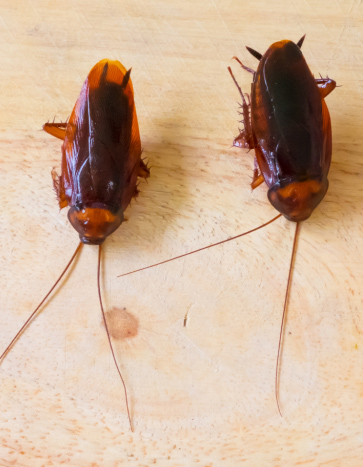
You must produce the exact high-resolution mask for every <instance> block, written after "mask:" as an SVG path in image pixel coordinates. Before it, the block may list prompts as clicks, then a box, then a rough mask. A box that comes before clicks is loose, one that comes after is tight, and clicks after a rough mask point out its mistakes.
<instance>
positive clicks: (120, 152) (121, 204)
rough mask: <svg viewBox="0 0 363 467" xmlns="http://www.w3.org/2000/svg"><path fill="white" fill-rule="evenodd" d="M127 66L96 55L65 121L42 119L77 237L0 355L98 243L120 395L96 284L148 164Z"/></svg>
mask: <svg viewBox="0 0 363 467" xmlns="http://www.w3.org/2000/svg"><path fill="white" fill-rule="evenodd" d="M130 72H131V69H130V70H128V71H127V70H126V68H125V67H124V66H123V65H121V63H120V62H118V61H111V60H107V59H105V60H101V61H100V62H98V63H97V64H96V65H95V66H94V67H93V68H92V70H91V71H90V73H89V75H88V77H87V79H86V81H85V82H84V84H83V87H82V90H81V93H80V95H79V97H78V99H77V102H76V104H75V106H74V109H73V111H72V114H71V117H70V119H69V121H68V122H67V123H46V124H45V125H44V126H43V129H44V130H45V131H46V132H47V133H49V134H51V135H53V136H55V137H57V138H59V139H61V140H63V145H62V173H61V175H60V176H58V175H57V174H56V172H55V171H54V170H53V171H52V177H53V185H54V189H55V191H56V194H57V197H58V200H59V206H60V208H64V207H66V206H69V207H70V209H69V211H68V219H69V221H70V223H71V224H72V226H73V227H74V228H75V229H76V231H77V232H78V233H79V237H80V243H79V245H78V246H77V248H76V251H75V252H74V254H73V256H72V258H71V259H70V261H69V263H68V264H67V266H66V267H65V269H64V270H63V272H62V274H61V275H60V276H59V278H58V279H57V281H56V282H55V284H54V285H53V287H52V288H51V289H50V290H49V292H48V293H47V295H46V296H45V297H44V299H43V300H42V301H41V303H40V304H39V305H38V306H37V308H36V309H35V310H34V311H33V313H32V314H31V315H30V317H29V318H28V319H27V321H26V322H25V323H24V325H23V326H22V327H21V329H20V330H19V332H18V333H17V334H16V336H15V337H14V338H13V340H12V341H11V342H10V344H9V345H8V347H7V348H6V349H5V351H4V352H3V353H2V355H1V356H0V360H1V359H2V358H3V357H4V356H5V355H6V354H7V353H8V351H9V350H10V348H11V347H12V345H13V344H14V342H15V341H16V340H17V338H18V337H19V336H20V334H21V333H22V332H23V330H24V329H25V328H26V326H27V325H28V324H29V322H30V321H31V319H32V318H33V317H34V315H35V314H36V313H37V311H38V310H39V308H40V307H41V306H42V304H43V303H44V302H45V300H46V299H47V298H48V296H49V295H50V294H51V292H52V291H53V290H54V288H55V287H56V286H57V284H58V283H59V281H60V280H61V279H62V277H63V276H64V274H65V273H66V271H67V270H68V268H69V267H70V265H71V264H72V262H73V260H74V259H75V257H76V256H77V253H78V252H79V250H80V248H81V246H82V244H87V245H98V249H99V251H98V268H97V284H98V295H99V301H100V306H101V311H102V317H103V322H104V325H105V328H106V332H107V337H108V341H109V344H110V348H111V352H112V356H113V359H114V362H115V365H116V368H117V371H118V373H119V375H120V378H121V381H122V384H123V387H124V391H125V399H126V408H127V414H128V418H129V422H130V428H131V430H133V427H132V421H131V416H130V412H129V407H128V400H127V391H126V386H125V383H124V380H123V378H122V375H121V371H120V369H119V367H118V365H117V361H116V357H115V354H114V351H113V347H112V342H111V337H110V333H109V330H108V327H107V322H106V317H105V312H104V309H103V305H102V298H101V288H100V264H101V245H102V243H103V242H104V241H105V239H106V237H108V236H109V235H110V234H112V233H113V232H114V231H115V230H116V229H117V228H118V227H119V226H120V225H121V223H122V221H123V219H124V216H123V213H124V211H125V209H126V208H127V206H128V205H129V204H130V202H131V199H132V198H133V197H136V196H137V194H138V189H137V186H136V185H137V178H138V177H143V178H147V177H148V176H149V169H148V168H147V166H146V165H145V164H144V162H143V161H142V160H141V142H140V134H139V126H138V121H137V116H136V109H135V104H134V90H133V86H132V82H131V78H130Z"/></svg>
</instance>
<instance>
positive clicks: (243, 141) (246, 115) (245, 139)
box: [228, 67, 255, 149]
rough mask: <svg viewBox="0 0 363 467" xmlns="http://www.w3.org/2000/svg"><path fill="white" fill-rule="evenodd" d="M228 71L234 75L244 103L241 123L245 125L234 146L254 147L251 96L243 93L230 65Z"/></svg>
mask: <svg viewBox="0 0 363 467" xmlns="http://www.w3.org/2000/svg"><path fill="white" fill-rule="evenodd" d="M228 71H229V73H230V75H231V76H232V79H233V81H234V84H235V85H236V86H237V89H238V91H239V93H240V95H241V97H242V105H241V108H242V112H240V114H241V115H242V116H243V120H242V122H241V123H243V126H244V128H243V130H240V134H239V135H238V136H237V138H235V139H234V141H233V146H236V147H238V148H248V149H253V148H254V147H255V145H254V142H253V135H252V125H251V118H250V107H251V103H250V98H249V95H248V94H243V92H242V89H241V88H240V86H239V84H238V83H237V80H236V78H235V77H234V74H233V73H232V70H231V68H230V67H228ZM245 96H246V97H247V99H248V103H247V101H246V99H245Z"/></svg>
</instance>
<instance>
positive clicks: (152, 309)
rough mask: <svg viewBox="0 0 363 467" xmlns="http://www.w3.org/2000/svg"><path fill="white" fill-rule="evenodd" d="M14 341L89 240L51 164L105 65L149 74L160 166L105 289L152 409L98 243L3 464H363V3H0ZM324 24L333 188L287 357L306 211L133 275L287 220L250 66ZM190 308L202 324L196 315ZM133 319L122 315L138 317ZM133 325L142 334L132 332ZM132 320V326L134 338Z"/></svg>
mask: <svg viewBox="0 0 363 467" xmlns="http://www.w3.org/2000/svg"><path fill="white" fill-rule="evenodd" d="M0 8H1V9H0V14H1V18H0V57H1V73H0V82H1V93H0V195H1V201H0V202H1V210H0V252H1V266H0V296H1V299H0V303H1V305H0V323H1V326H0V346H1V347H0V348H1V349H3V348H5V347H6V345H7V344H8V342H9V340H10V339H11V337H12V336H13V335H14V334H15V333H16V331H17V330H18V329H19V327H20V326H21V324H22V323H23V322H24V320H25V319H26V318H27V316H28V315H29V314H30V312H31V311H32V310H33V309H34V308H35V306H36V305H37V304H38V303H39V302H40V300H41V299H42V297H43V296H44V295H45V293H46V292H47V290H48V289H49V288H50V287H51V285H52V284H53V282H54V281H55V280H56V278H57V277H58V275H59V274H60V272H61V270H62V268H63V267H64V266H65V264H66V263H67V261H68V260H69V258H70V257H71V255H72V252H73V251H74V249H75V248H76V245H77V241H78V239H77V234H76V232H75V231H74V230H73V228H72V227H71V225H70V224H69V222H68V221H67V212H66V211H67V210H66V209H65V210H63V211H61V212H59V209H58V206H57V202H56V199H55V195H54V192H53V189H52V183H51V175H50V172H51V169H52V168H53V167H54V166H55V167H59V166H60V147H61V142H60V141H58V140H55V139H52V138H51V137H50V136H49V135H47V134H45V133H44V132H42V131H41V127H42V124H43V123H45V122H46V121H47V120H48V119H53V117H54V116H55V117H56V119H57V120H60V119H63V120H64V119H66V118H67V117H68V116H69V114H70V112H71V110H72V108H73V105H74V103H75V101H76V98H77V96H78V93H79V91H80V89H81V86H82V83H83V81H84V79H85V78H86V76H87V74H88V72H89V70H90V69H91V68H92V66H93V65H94V64H95V63H96V62H97V61H98V60H100V59H103V58H110V59H117V60H120V61H121V62H122V63H123V64H124V65H125V66H126V67H127V68H128V67H132V79H133V84H134V88H135V100H136V106H137V113H138V117H139V125H140V133H141V139H142V145H143V148H144V155H145V157H146V158H147V159H149V161H150V164H151V166H152V169H151V177H150V179H149V183H148V184H146V183H142V185H141V186H140V189H141V194H140V197H139V199H138V202H137V203H132V205H131V206H130V207H129V208H128V210H127V212H126V216H127V218H128V221H127V222H125V223H124V224H123V225H122V226H121V228H119V229H118V231H117V232H116V233H115V234H113V235H112V236H111V237H110V238H109V239H108V240H107V242H106V243H105V247H104V263H103V264H104V266H103V273H102V288H103V296H104V301H105V306H106V309H107V310H108V311H111V310H113V311H112V313H111V315H109V316H111V317H114V318H115V320H116V321H117V320H120V319H121V318H123V317H128V320H126V321H122V322H119V323H118V327H117V323H116V324H115V323H114V326H113V327H114V328H115V329H114V333H115V334H116V339H115V340H114V345H115V350H116V354H117V358H118V361H119V362H120V365H121V368H122V371H123V374H124V377H125V380H126V384H127V388H128V391H129V397H130V402H131V411H132V417H133V420H134V425H135V433H130V431H129V427H128V422H127V418H126V412H125V404H124V396H123V391H122V387H121V383H120V381H119V378H118V375H117V373H116V370H115V368H114V365H113V362H112V359H111V355H110V351H109V348H108V343H107V338H106V334H105V330H104V328H103V325H102V318H101V313H100V308H99V303H98V297H97V289H96V264H97V248H96V247H89V246H86V247H84V248H83V250H82V253H81V255H80V256H79V258H78V260H77V262H76V263H75V265H74V267H73V268H72V271H71V273H70V274H68V275H67V278H66V280H64V281H63V282H62V284H61V286H60V287H59V288H58V289H57V292H56V293H55V294H53V296H52V298H51V299H50V300H49V301H48V302H47V305H46V306H45V307H43V309H42V311H41V313H40V314H39V315H38V317H37V318H36V319H35V320H34V321H33V322H32V324H31V325H30V326H29V327H28V329H27V330H26V332H25V333H24V334H23V335H22V337H21V339H19V341H18V342H17V343H16V345H15V346H14V348H13V350H12V351H11V352H10V353H9V355H8V356H7V358H6V359H5V360H4V361H3V362H2V363H1V366H0V407H1V410H0V465H1V466H6V467H9V466H17V467H25V466H26V467H40V466H60V465H66V466H69V467H73V466H82V467H91V466H92V467H96V466H97V467H98V466H102V467H111V466H112V467H113V466H121V465H128V466H151V465H157V466H160V467H163V466H168V467H169V466H170V467H178V466H203V467H212V466H213V467H217V466H223V467H224V466H226V467H229V466H231V467H233V466H240V465H241V466H242V465H246V466H259V467H261V466H293V465H309V466H323V465H329V466H349V467H351V466H361V465H363V376H362V375H363V371H362V370H363V313H362V308H363V307H362V283H363V266H362V259H363V258H362V256H363V254H362V251H363V241H362V225H363V215H362V207H363V188H362V187H363V182H362V166H363V164H362V161H363V159H362V157H363V112H362V108H363V107H362V90H363V87H362V86H363V83H362V73H363V47H362V31H363V24H362V5H361V2H360V1H327V0H326V1H319V2H317V1H311V0H307V1H294V0H292V1H274V2H269V1H267V0H259V1H255V2H247V1H237V0H236V1H229V0H226V1H213V0H200V1H191V0H183V1H182V0H175V1H168V0H160V1H155V0H150V1H142V0H127V1H113V0H108V1H105V2H97V1H93V0H91V1H90V0H87V1H68V0H64V1H62V2H55V1H50V0H46V1H39V0H31V1H27V2H26V1H15V0H13V1H11V2H9V1H5V0H1V2H0ZM305 33H306V34H307V36H306V40H305V43H304V45H303V53H304V55H305V58H306V60H307V62H308V63H309V65H310V67H311V70H312V72H313V73H314V74H316V75H317V74H318V73H319V72H320V73H322V74H323V75H324V76H325V75H326V74H328V75H329V76H330V77H332V78H334V79H335V80H336V81H337V83H338V84H340V85H342V87H340V88H337V89H336V90H335V91H334V92H333V93H332V94H331V95H330V96H329V97H328V98H327V104H328V106H329V109H330V114H331V118H332V128H333V161H332V165H331V170H330V175H329V180H330V188H329V191H328V193H327V195H326V197H325V199H324V201H323V202H322V203H321V204H320V205H319V207H318V208H317V209H316V210H315V212H314V214H313V215H312V216H311V218H310V219H309V220H308V221H307V222H305V223H304V224H303V225H302V228H301V235H300V238H299V244H298V251H297V257H296V263H295V270H294V275H293V282H292V287H291V296H290V302H289V309H288V319H287V323H286V332H285V340H284V349H283V357H282V367H281V380H280V398H281V404H282V409H283V415H284V416H283V418H281V417H280V416H279V414H278V412H277V408H276V402H275V395H274V378H275V361H276V353H277V344H278V336H279V330H280V320H281V314H282V307H283V300H284V294H285V287H286V280H287V275H288V266H289V261H290V254H291V248H292V239H293V233H294V224H292V223H289V222H288V221H286V220H285V219H282V218H281V219H279V220H278V221H276V222H275V223H274V224H272V225H270V226H268V227H266V228H265V229H263V230H260V231H258V232H256V233H254V234H252V235H250V236H248V237H244V238H242V239H240V240H237V241H235V242H231V243H228V244H226V245H224V246H220V247H217V248H214V249H211V250H208V251H205V252H201V253H198V254H195V255H193V256H190V257H187V258H184V259H181V260H177V261H174V262H172V263H168V264H166V265H163V266H160V267H158V268H154V269H151V270H149V271H144V272H142V273H139V274H136V275H133V276H129V277H124V278H117V277H116V276H117V275H118V274H121V273H123V272H127V271H130V270H132V269H136V268H139V267H142V266H147V265H149V264H152V263H154V262H157V261H161V260H163V259H167V258H170V257H172V256H174V255H179V254H182V253H184V252H187V251H191V250H192V249H196V248H199V247H202V246H205V245H208V244H210V243H213V242H217V241H219V240H223V239H225V238H227V237H229V236H233V235H236V234H238V233H241V232H244V231H246V230H249V229H251V228H253V227H256V226H258V225H260V224H261V223H264V222H266V221H268V220H269V219H271V218H273V217H274V216H275V215H276V214H275V213H276V211H274V209H273V208H272V206H271V205H270V204H269V202H268V200H267V197H266V187H265V186H261V187H260V188H258V189H257V190H255V191H254V192H252V193H251V189H250V181H251V177H252V169H253V158H252V154H247V153H246V151H245V150H240V149H237V148H233V147H231V145H232V141H233V138H234V137H235V136H236V135H237V134H238V130H237V128H238V122H237V119H238V115H237V102H238V101H239V96H238V92H237V89H236V88H235V86H234V84H233V82H232V80H231V78H230V76H229V74H228V71H227V67H228V66H232V67H233V70H234V72H235V74H236V76H237V77H238V80H239V83H240V85H241V87H242V88H243V89H244V90H245V91H249V89H250V81H251V76H250V75H249V74H248V73H246V72H243V70H241V69H240V68H239V67H238V65H237V63H236V62H234V61H232V60H231V58H232V56H234V55H237V56H238V57H240V58H241V59H242V60H243V61H244V62H245V63H246V65H248V66H251V67H255V66H256V63H257V62H256V60H255V59H254V58H253V57H251V56H250V55H249V54H248V52H247V51H246V49H245V47H244V46H245V45H249V46H251V47H253V48H254V49H256V50H258V51H260V52H261V53H264V52H265V50H266V49H267V47H268V46H269V45H270V44H271V43H273V42H275V41H278V40H281V39H291V40H294V41H297V40H298V39H299V38H300V37H301V36H302V35H303V34H305ZM186 313H188V320H187V325H186V327H184V325H183V324H184V317H185V314H186ZM123 323H124V324H125V323H126V324H125V326H126V327H125V326H122V324H123ZM120 326H121V327H120ZM125 333H126V334H127V333H131V336H128V337H125Z"/></svg>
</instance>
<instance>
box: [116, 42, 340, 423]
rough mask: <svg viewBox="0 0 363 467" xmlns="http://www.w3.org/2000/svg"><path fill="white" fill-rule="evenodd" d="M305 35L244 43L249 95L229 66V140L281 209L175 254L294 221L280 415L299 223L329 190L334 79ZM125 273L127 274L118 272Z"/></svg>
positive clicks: (271, 201)
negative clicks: (232, 109)
mask: <svg viewBox="0 0 363 467" xmlns="http://www.w3.org/2000/svg"><path fill="white" fill-rule="evenodd" d="M304 38H305V36H303V37H302V38H301V39H300V40H299V41H298V43H297V44H295V43H294V42H291V41H287V40H283V41H280V42H275V43H274V44H272V45H271V46H270V47H269V48H268V50H267V52H266V53H265V54H264V55H261V54H260V53H259V52H256V51H255V50H253V49H251V48H249V47H247V50H248V51H249V52H250V53H251V54H252V55H253V56H254V57H255V58H257V60H258V61H259V64H258V67H257V70H256V71H254V70H252V69H251V68H248V67H246V66H245V65H243V63H242V62H241V61H240V60H238V59H237V58H236V57H234V58H236V60H237V61H238V62H239V64H240V65H241V66H242V68H243V69H244V70H247V71H248V72H250V73H251V74H252V75H253V81H252V85H251V95H248V94H246V93H243V92H242V90H241V88H240V86H239V85H238V83H237V81H236V79H235V77H234V75H233V73H232V70H231V68H228V70H229V72H230V74H231V76H232V78H233V80H234V82H235V84H236V86H237V88H238V91H239V93H240V95H241V98H242V104H241V109H242V112H240V113H241V115H242V116H243V120H242V122H243V124H244V128H243V129H242V130H240V134H239V135H238V136H237V138H235V140H234V142H233V144H234V146H237V147H241V148H248V149H254V150H255V161H254V173H253V180H252V184H251V186H252V189H255V188H257V187H258V186H259V185H261V184H262V183H263V182H265V183H266V185H267V187H268V192H267V196H268V200H269V201H270V203H271V204H272V206H273V207H274V208H275V209H277V211H279V213H280V214H279V215H278V216H276V217H275V218H274V219H272V220H270V221H269V222H267V223H266V224H263V225H261V226H259V227H257V228H255V229H253V230H250V231H248V232H245V233H243V234H240V235H236V236H234V237H232V238H229V239H227V240H223V241H221V242H218V243H215V244H213V245H208V246H206V247H203V248H200V249H198V250H195V251H191V252H189V253H186V254H183V255H180V256H177V257H176V258H182V257H184V256H187V255H190V254H193V253H195V252H197V251H201V250H204V249H207V248H211V247H213V246H216V245H219V244H221V243H225V242H229V241H231V240H234V239H236V238H239V237H241V236H243V235H247V234H249V233H251V232H253V231H255V230H258V229H260V228H262V227H265V226H266V225H268V224H270V223H272V222H273V221H275V220H276V219H278V218H279V217H281V216H282V215H283V216H284V217H285V218H286V219H288V220H289V221H293V222H295V223H296V230H295V236H294V242H293V248H292V254H291V261H290V268H289V275H288V280H287V287H286V293H285V301H284V308H283V313H282V321H281V328H280V338H279V345H278V352H277V359H276V374H275V395H276V402H277V407H278V410H279V413H280V415H282V412H281V407H280V403H279V397H278V381H279V372H280V357H281V348H282V341H283V334H284V324H285V317H286V311H287V302H288V296H289V288H290V284H291V278H292V270H293V262H294V255H295V252H296V247H297V236H298V231H299V225H300V222H302V221H304V220H306V219H308V218H309V217H310V215H311V213H312V212H313V210H314V209H315V208H316V207H317V206H318V204H319V203H320V202H321V201H322V199H323V198H324V196H325V194H326V192H327V190H328V185H329V183H328V172H329V166H330V161H331V154H332V133H331V123H330V116H329V111H328V108H327V106H326V103H325V100H324V99H325V97H326V96H327V95H328V94H329V93H330V92H332V91H333V89H334V88H335V87H336V83H335V81H333V80H332V79H329V78H320V79H315V78H314V76H313V75H312V73H311V71H310V69H309V67H308V65H307V63H306V61H305V59H304V57H303V54H302V53H301V46H302V44H303V42H304ZM176 258H171V259H169V260H166V261H162V262H160V263H157V265H159V264H163V263H166V262H168V261H172V260H174V259H176ZM153 266H155V265H152V266H148V267H147V268H150V267H153ZM147 268H141V269H138V270H137V271H140V270H142V269H147ZM133 272H136V271H133ZM127 274H131V273H126V274H122V276H124V275H127Z"/></svg>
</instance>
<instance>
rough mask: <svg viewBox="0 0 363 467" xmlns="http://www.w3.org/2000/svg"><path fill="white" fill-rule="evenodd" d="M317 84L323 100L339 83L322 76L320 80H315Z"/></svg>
mask: <svg viewBox="0 0 363 467" xmlns="http://www.w3.org/2000/svg"><path fill="white" fill-rule="evenodd" d="M319 74H320V73H319ZM320 76H321V75H320ZM315 82H316V85H317V86H318V88H319V91H320V95H321V97H322V98H325V97H326V96H328V95H329V94H330V93H331V92H332V91H333V90H334V89H335V88H336V85H337V83H336V82H335V81H334V80H333V79H330V78H328V77H326V78H323V77H322V76H321V78H320V79H315Z"/></svg>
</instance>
